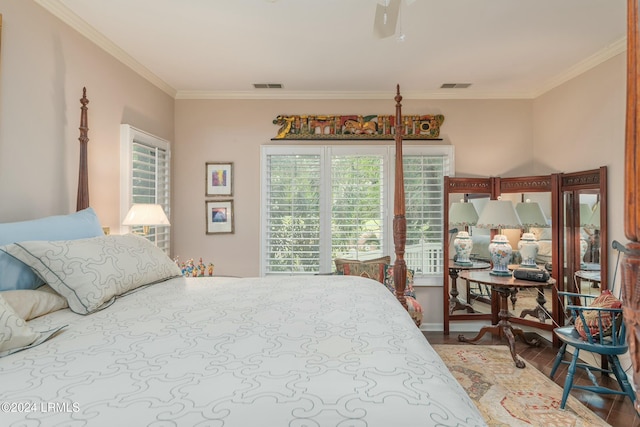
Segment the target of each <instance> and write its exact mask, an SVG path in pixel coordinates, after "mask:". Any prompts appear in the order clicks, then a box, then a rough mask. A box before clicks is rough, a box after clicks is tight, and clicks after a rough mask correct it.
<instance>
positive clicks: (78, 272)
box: [0, 234, 182, 314]
mask: <svg viewBox="0 0 640 427" xmlns="http://www.w3.org/2000/svg"><path fill="white" fill-rule="evenodd" d="M0 250H2V251H4V252H6V253H8V254H9V255H11V256H13V257H15V258H17V259H19V260H20V261H22V262H24V263H25V264H27V265H28V266H29V267H31V268H32V269H33V270H34V271H35V272H36V274H38V275H39V276H40V277H42V279H43V280H44V281H45V282H46V283H47V284H49V286H51V287H52V288H53V289H54V290H55V291H56V292H58V293H59V294H60V295H62V296H63V297H65V298H66V299H67V301H68V303H69V308H70V309H71V310H72V311H74V312H75V313H78V314H89V313H93V312H95V311H97V310H100V309H102V308H105V307H107V306H109V305H110V304H112V303H113V302H114V301H115V298H116V296H118V295H122V294H124V293H126V292H128V291H130V290H132V289H135V288H137V287H140V286H143V285H148V284H151V283H156V282H160V281H163V280H166V279H169V278H172V277H176V276H181V275H182V273H181V271H180V269H179V268H178V266H177V265H176V264H175V263H174V262H173V261H172V260H171V259H170V258H169V257H168V256H167V255H166V254H165V253H164V252H163V251H162V250H160V249H159V248H158V247H156V246H155V245H154V244H153V243H151V242H149V241H148V240H147V239H145V238H142V237H139V236H135V235H133V234H126V235H123V236H118V235H107V236H100V237H93V238H89V239H78V240H66V241H33V242H20V243H14V244H11V245H7V246H4V247H0Z"/></svg>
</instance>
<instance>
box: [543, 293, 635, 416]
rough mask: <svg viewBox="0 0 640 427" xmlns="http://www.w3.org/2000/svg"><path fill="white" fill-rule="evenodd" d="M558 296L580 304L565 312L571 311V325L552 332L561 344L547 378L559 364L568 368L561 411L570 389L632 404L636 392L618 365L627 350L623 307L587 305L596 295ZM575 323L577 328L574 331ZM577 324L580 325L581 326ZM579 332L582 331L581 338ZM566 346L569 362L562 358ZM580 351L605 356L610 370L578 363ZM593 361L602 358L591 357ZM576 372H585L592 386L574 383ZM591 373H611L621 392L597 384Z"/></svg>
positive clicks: (568, 306)
mask: <svg viewBox="0 0 640 427" xmlns="http://www.w3.org/2000/svg"><path fill="white" fill-rule="evenodd" d="M558 296H559V297H561V296H566V297H567V299H566V301H572V302H574V304H575V303H577V304H581V305H567V307H566V309H567V312H570V318H571V323H572V324H571V325H568V326H562V327H558V328H555V329H554V331H553V332H554V334H555V335H556V336H557V337H558V339H560V341H561V342H562V345H561V347H560V349H559V350H558V354H557V355H556V358H555V361H554V363H553V367H552V369H551V373H550V375H549V376H550V377H551V379H553V377H554V375H555V374H556V371H557V369H558V367H559V366H560V364H561V363H562V364H567V365H569V368H568V371H567V377H566V379H565V382H564V391H563V393H562V402H561V404H560V408H561V409H564V408H565V405H566V403H567V398H568V397H569V392H570V391H571V389H572V388H575V389H581V390H589V391H592V392H595V393H601V394H620V395H626V396H628V397H629V399H631V402H632V403H633V402H634V401H635V393H634V391H633V389H632V388H631V384H630V383H629V380H628V379H627V374H626V373H625V372H624V369H623V368H622V366H621V365H620V360H618V356H620V355H621V354H624V353H626V352H627V350H628V345H627V343H626V336H625V324H624V321H623V318H622V308H607V307H589V303H590V302H593V300H594V299H595V298H596V297H597V295H586V294H578V293H572V292H558ZM576 322H577V324H578V328H576ZM580 324H582V325H583V326H582V327H580ZM578 329H581V330H582V335H581V334H580V331H579V330H578ZM567 347H572V348H573V356H572V357H571V360H565V359H564V355H565V353H566V351H567ZM580 350H584V351H587V352H591V353H594V354H597V355H601V356H605V358H606V360H607V361H608V366H609V367H610V368H608V369H604V368H603V367H600V366H596V364H595V363H594V364H589V363H586V362H584V361H583V360H579V356H580ZM594 359H602V358H597V357H594ZM596 363H597V362H596ZM576 369H583V370H585V371H586V372H587V376H588V377H589V379H590V380H591V383H592V384H590V385H579V384H575V383H574V376H575V374H576ZM593 372H600V373H603V374H605V375H609V374H613V375H614V376H615V378H616V380H617V381H618V384H619V385H620V390H617V389H613V388H610V387H605V386H603V385H600V384H599V382H598V379H597V378H596V376H595V375H594V374H593Z"/></svg>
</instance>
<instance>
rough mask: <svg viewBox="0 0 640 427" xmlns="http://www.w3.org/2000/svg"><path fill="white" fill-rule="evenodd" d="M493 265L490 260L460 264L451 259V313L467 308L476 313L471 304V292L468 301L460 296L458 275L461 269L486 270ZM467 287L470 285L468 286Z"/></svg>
mask: <svg viewBox="0 0 640 427" xmlns="http://www.w3.org/2000/svg"><path fill="white" fill-rule="evenodd" d="M489 267H491V264H489V263H488V262H473V263H472V265H460V264H456V263H455V261H453V260H452V259H450V260H449V277H450V278H451V291H450V292H449V293H450V295H451V296H450V298H449V314H453V312H454V311H456V310H467V313H475V312H476V311H475V310H474V309H473V307H471V304H469V299H468V296H469V292H468V291H467V302H466V303H463V302H462V301H460V299H459V298H458V295H460V292H459V291H458V283H457V281H458V275H459V274H460V272H461V271H468V270H484V269H487V268H489ZM467 289H469V287H468V286H467Z"/></svg>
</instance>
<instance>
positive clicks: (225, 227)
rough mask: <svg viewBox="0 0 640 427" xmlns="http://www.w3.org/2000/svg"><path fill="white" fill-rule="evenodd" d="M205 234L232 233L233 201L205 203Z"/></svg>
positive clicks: (210, 201)
mask: <svg viewBox="0 0 640 427" xmlns="http://www.w3.org/2000/svg"><path fill="white" fill-rule="evenodd" d="M205 208H206V215H207V234H219V233H233V200H208V201H206V202H205Z"/></svg>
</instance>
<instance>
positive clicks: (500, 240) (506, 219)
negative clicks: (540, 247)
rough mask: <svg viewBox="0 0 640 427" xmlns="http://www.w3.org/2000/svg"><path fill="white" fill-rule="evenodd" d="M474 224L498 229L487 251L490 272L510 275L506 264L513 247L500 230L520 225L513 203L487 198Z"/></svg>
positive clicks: (497, 274)
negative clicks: (490, 266)
mask: <svg viewBox="0 0 640 427" xmlns="http://www.w3.org/2000/svg"><path fill="white" fill-rule="evenodd" d="M476 226H477V227H480V228H490V229H497V230H498V233H500V234H496V235H495V236H494V238H493V239H492V240H491V244H490V245H489V253H490V255H491V262H492V263H493V268H492V270H491V274H493V275H495V276H511V272H510V271H509V268H508V266H509V262H510V260H511V254H512V253H513V248H512V247H511V244H509V240H508V239H507V236H505V235H504V234H502V230H504V229H505V228H521V227H522V225H521V223H520V218H519V217H518V213H517V212H516V210H515V208H514V207H513V203H511V202H510V201H508V200H500V199H498V200H488V201H487V203H486V204H485V206H484V208H483V209H482V212H481V213H480V217H479V218H478V223H477V224H476Z"/></svg>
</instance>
